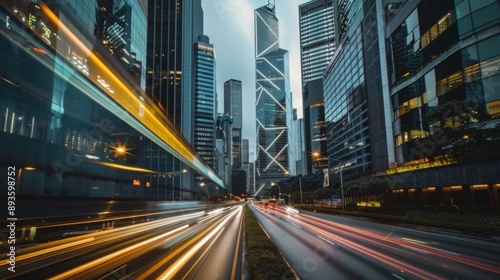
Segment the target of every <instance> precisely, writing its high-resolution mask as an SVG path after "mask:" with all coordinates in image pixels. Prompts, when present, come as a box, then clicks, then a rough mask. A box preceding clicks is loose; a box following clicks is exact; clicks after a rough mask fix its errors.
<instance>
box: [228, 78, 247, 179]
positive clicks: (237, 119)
mask: <svg viewBox="0 0 500 280" xmlns="http://www.w3.org/2000/svg"><path fill="white" fill-rule="evenodd" d="M242 98H243V92H242V87H241V81H239V80H234V79H231V80H228V81H226V82H224V114H226V115H228V116H231V117H232V118H233V139H232V154H233V156H232V168H233V169H241V168H242V166H243V158H242V128H243V126H242V124H243V103H242Z"/></svg>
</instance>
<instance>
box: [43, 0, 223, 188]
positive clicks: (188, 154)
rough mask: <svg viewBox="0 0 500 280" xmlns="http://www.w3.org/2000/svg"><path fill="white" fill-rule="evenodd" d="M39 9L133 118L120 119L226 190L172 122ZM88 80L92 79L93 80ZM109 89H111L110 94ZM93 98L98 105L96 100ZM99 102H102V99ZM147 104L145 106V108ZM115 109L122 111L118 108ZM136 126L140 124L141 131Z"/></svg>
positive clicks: (71, 34)
mask: <svg viewBox="0 0 500 280" xmlns="http://www.w3.org/2000/svg"><path fill="white" fill-rule="evenodd" d="M40 6H41V10H42V12H43V13H45V15H46V16H47V17H48V19H49V20H50V21H52V23H53V24H54V25H55V26H57V27H58V30H59V32H58V35H59V36H60V37H66V38H67V39H68V41H69V42H71V44H73V46H75V47H76V48H77V49H78V50H79V51H80V52H81V53H83V55H84V56H86V57H87V59H88V64H89V66H95V67H96V68H97V69H98V70H99V71H100V73H99V75H98V77H99V79H101V80H105V81H106V83H107V86H106V87H104V88H103V86H102V83H99V82H98V81H94V83H95V85H97V86H99V87H100V88H101V89H102V90H103V92H105V93H106V95H107V98H111V99H112V100H114V102H115V104H119V105H120V106H121V107H122V108H123V109H124V110H125V111H126V112H127V113H128V114H130V115H131V116H132V117H133V118H129V117H128V116H123V115H121V114H117V116H118V117H120V118H121V119H122V120H124V121H125V122H127V123H128V124H129V125H131V126H133V127H135V128H136V129H138V130H140V127H144V128H146V130H141V132H143V133H144V134H145V136H147V137H148V138H150V139H151V140H153V141H154V142H155V143H156V144H157V145H159V146H160V147H162V148H164V149H165V150H167V151H168V152H169V153H171V154H173V155H174V156H176V157H177V158H178V159H180V160H181V161H183V162H184V163H186V164H188V165H189V166H191V167H192V168H193V169H194V170H196V171H198V172H200V173H201V174H203V175H205V176H207V177H208V178H210V179H211V180H212V181H213V182H215V183H216V184H217V185H219V186H221V187H223V188H225V187H226V185H225V183H224V181H223V180H222V179H221V178H219V177H218V176H217V175H216V174H215V172H214V171H213V170H212V169H211V168H210V167H209V166H208V165H206V163H205V162H204V161H203V160H202V159H201V158H200V157H199V156H198V155H197V154H196V152H195V151H194V149H193V148H192V147H191V145H190V144H189V143H188V142H187V140H186V139H185V138H184V136H183V135H182V134H181V133H180V132H179V131H178V130H177V129H176V128H175V126H174V124H173V123H172V121H170V120H169V119H168V118H167V116H166V115H165V114H164V113H163V112H161V111H160V109H159V108H158V107H157V106H156V105H154V102H153V101H152V100H151V99H149V98H146V99H144V97H141V98H139V97H138V96H137V95H135V94H134V93H133V92H132V91H131V90H130V88H133V87H131V86H127V85H125V84H124V82H123V81H122V80H121V79H120V78H119V77H117V75H116V74H115V73H113V72H112V71H111V69H110V67H108V66H107V65H106V63H105V62H104V61H103V60H101V59H99V58H98V57H97V56H96V54H95V53H93V52H92V51H91V50H90V49H89V48H88V47H87V46H86V45H85V44H84V43H83V42H82V41H81V40H80V39H79V38H77V37H76V36H75V35H74V34H73V33H72V32H71V30H69V28H68V27H66V25H65V24H64V23H62V22H61V21H60V19H59V17H57V16H56V15H55V14H54V13H53V12H52V11H51V10H50V9H49V8H48V7H47V6H46V5H45V4H43V3H40ZM58 51H60V50H58ZM89 78H91V79H92V77H89ZM109 89H112V91H111V93H110V91H109ZM87 94H89V93H87ZM90 97H91V98H93V99H94V100H96V101H97V98H96V97H95V96H90ZM100 98H101V99H102V96H101V97H100ZM143 100H144V101H143ZM145 102H146V104H144V103H145ZM115 106H116V105H115ZM115 109H117V110H119V108H115ZM115 114H116V112H115ZM137 122H138V123H139V124H140V125H139V127H138V125H137Z"/></svg>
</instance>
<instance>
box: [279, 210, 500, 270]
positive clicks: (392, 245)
mask: <svg viewBox="0 0 500 280" xmlns="http://www.w3.org/2000/svg"><path fill="white" fill-rule="evenodd" d="M276 213H277V214H278V213H279V214H281V215H282V216H283V217H286V218H287V219H290V220H292V221H294V222H295V223H297V224H301V225H302V226H303V227H305V228H307V229H309V230H312V231H314V232H317V233H321V234H322V235H323V236H327V237H328V238H331V239H333V240H337V241H338V243H341V244H343V245H346V246H348V247H349V248H352V249H355V250H357V251H358V252H360V253H363V254H366V255H369V256H370V257H373V258H375V259H377V260H379V261H381V262H382V263H385V264H387V265H389V266H393V265H392V262H394V264H398V266H393V267H394V268H396V269H400V268H401V269H403V271H406V272H411V273H412V274H414V275H426V274H425V273H426V272H425V271H422V270H421V269H420V268H418V267H415V266H413V265H411V264H405V263H403V262H401V261H400V260H397V259H393V258H392V257H389V256H385V255H383V254H382V253H379V252H376V251H374V250H371V249H369V248H367V247H366V246H363V245H360V244H357V243H354V242H352V241H350V239H358V240H362V241H365V242H367V243H369V244H374V245H377V246H379V247H380V248H385V249H387V250H388V251H391V252H397V253H399V254H401V255H402V256H405V257H410V258H415V259H422V260H423V261H425V262H429V263H434V264H436V265H441V266H442V267H446V268H447V269H450V270H454V271H460V272H461V273H463V274H464V275H471V273H472V272H470V271H469V270H466V269H462V268H460V267H457V266H456V265H447V264H445V263H444V262H443V260H449V261H451V263H452V264H453V263H461V264H463V265H465V266H468V267H475V268H477V269H480V270H484V271H489V272H492V273H495V274H498V275H500V268H498V264H496V263H492V262H491V263H489V262H488V261H487V260H477V259H475V258H474V257H471V256H468V257H465V256H460V255H459V254H457V253H455V252H450V251H447V250H442V249H439V248H434V247H431V246H428V245H425V242H423V241H415V240H412V239H396V238H393V237H389V236H384V235H381V234H377V233H374V232H371V231H367V230H363V229H359V228H355V227H351V226H347V225H343V224H340V223H335V222H332V221H328V220H323V219H320V218H317V217H314V216H311V215H307V214H303V213H301V214H300V215H294V214H290V213H289V212H285V211H284V210H282V209H276ZM334 232H337V233H339V234H344V235H347V236H351V238H349V239H346V238H343V237H341V236H339V235H338V234H335V233H334ZM401 247H404V248H407V249H410V250H412V251H415V252H418V253H420V254H425V256H422V255H417V254H414V253H411V252H409V251H406V250H403V249H402V248H401ZM429 256H433V257H437V259H431V258H429ZM471 276H472V277H474V276H477V275H471ZM428 277H430V278H432V279H436V278H434V277H437V276H435V275H432V274H430V275H428Z"/></svg>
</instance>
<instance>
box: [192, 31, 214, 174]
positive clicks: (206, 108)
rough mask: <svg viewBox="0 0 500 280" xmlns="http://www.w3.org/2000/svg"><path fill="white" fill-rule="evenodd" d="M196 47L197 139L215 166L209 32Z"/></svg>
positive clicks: (201, 152)
mask: <svg viewBox="0 0 500 280" xmlns="http://www.w3.org/2000/svg"><path fill="white" fill-rule="evenodd" d="M194 49H195V57H196V58H195V61H194V65H195V74H194V76H195V82H194V94H195V96H194V112H193V113H194V132H193V137H194V143H193V147H194V148H195V150H196V152H197V153H198V154H199V155H200V156H201V158H203V160H204V161H205V162H206V163H207V164H208V165H210V166H211V167H212V168H215V121H216V118H217V116H216V111H215V55H214V47H213V45H212V44H210V42H209V38H208V37H207V36H199V37H198V42H197V43H196V44H195V46H194Z"/></svg>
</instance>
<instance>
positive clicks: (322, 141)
mask: <svg viewBox="0 0 500 280" xmlns="http://www.w3.org/2000/svg"><path fill="white" fill-rule="evenodd" d="M299 27H300V54H301V65H302V85H303V88H302V98H303V100H302V104H303V108H304V130H305V131H304V137H305V139H304V142H305V150H306V151H307V152H306V154H305V155H304V157H305V159H304V161H305V164H306V169H307V173H312V172H322V170H323V169H325V168H327V167H328V158H327V149H326V146H327V145H326V125H325V109H324V108H325V104H324V100H323V72H324V71H325V69H326V67H327V66H328V63H329V61H330V59H331V58H332V56H333V53H334V52H335V28H334V13H333V0H314V1H310V2H307V3H305V4H303V5H300V6H299Z"/></svg>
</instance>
